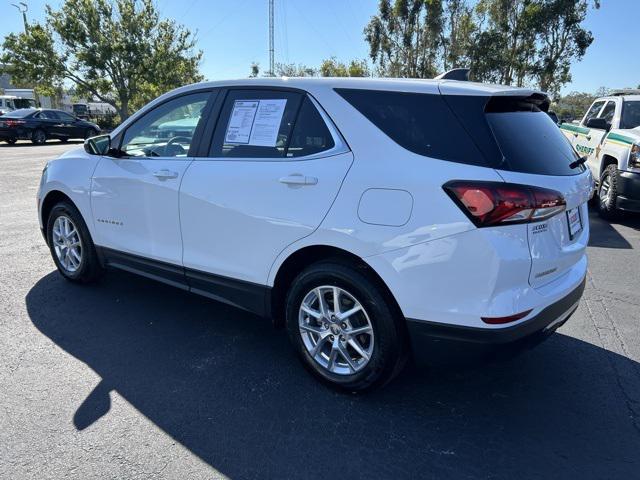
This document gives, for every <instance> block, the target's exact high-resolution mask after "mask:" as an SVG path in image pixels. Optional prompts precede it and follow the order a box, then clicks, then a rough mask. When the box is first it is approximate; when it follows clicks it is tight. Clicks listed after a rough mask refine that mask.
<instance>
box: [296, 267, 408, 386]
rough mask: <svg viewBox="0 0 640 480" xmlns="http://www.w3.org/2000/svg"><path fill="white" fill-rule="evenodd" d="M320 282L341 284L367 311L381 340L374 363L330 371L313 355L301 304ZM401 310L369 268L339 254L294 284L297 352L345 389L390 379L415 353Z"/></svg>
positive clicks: (312, 368)
mask: <svg viewBox="0 0 640 480" xmlns="http://www.w3.org/2000/svg"><path fill="white" fill-rule="evenodd" d="M319 286H337V287H340V288H341V289H343V290H345V291H347V292H348V293H350V294H351V295H353V297H355V298H356V299H357V301H358V302H360V304H361V305H362V306H363V308H364V309H365V311H366V312H367V315H368V317H369V320H370V323H371V326H372V328H373V334H374V339H375V340H374V344H373V350H372V352H371V357H370V359H369V360H368V363H366V364H365V365H364V366H363V367H361V370H358V371H355V373H350V374H338V373H333V372H331V371H329V370H328V369H327V368H325V367H324V366H322V365H320V363H318V362H317V361H316V360H315V359H314V358H312V356H311V354H310V353H309V351H308V349H307V347H306V346H305V344H304V341H303V338H302V334H301V333H300V329H299V325H298V316H299V309H300V306H301V304H302V301H303V299H304V298H305V296H306V295H307V294H308V293H309V292H311V290H313V289H314V288H316V287H319ZM396 310H397V307H394V306H393V305H392V304H391V303H390V300H389V299H388V298H387V296H386V295H385V293H384V292H383V290H382V288H380V287H379V285H378V284H377V282H376V281H375V280H373V279H371V278H370V277H369V275H368V274H367V273H366V272H365V271H361V270H360V269H357V268H354V267H352V266H350V265H348V264H345V263H342V262H340V263H339V260H337V261H336V260H332V261H330V260H327V261H322V262H318V263H315V264H313V265H311V266H309V267H308V268H306V269H305V270H304V271H303V272H302V273H300V274H299V275H298V276H297V277H296V278H295V280H294V281H293V283H292V284H291V287H290V289H289V292H288V293H287V298H286V323H287V330H288V333H289V338H290V340H291V342H292V344H293V347H294V348H295V350H296V352H297V353H298V355H299V356H300V358H301V359H302V361H303V363H304V364H305V366H306V367H307V368H308V369H309V370H310V371H311V372H312V373H313V374H314V375H315V376H316V377H317V378H319V379H320V380H322V381H323V382H325V383H327V384H329V385H330V386H332V387H337V388H339V389H341V390H346V391H350V392H361V391H365V390H370V389H373V388H377V387H381V386H383V385H385V384H387V383H388V382H389V381H391V380H392V379H393V378H394V377H395V376H396V375H397V374H398V373H400V371H401V370H402V368H403V367H404V365H405V363H406V360H407V358H408V356H409V346H408V341H407V335H406V333H405V332H406V329H405V328H404V325H403V324H402V319H401V318H399V316H398V315H397V314H396ZM329 343H330V342H329Z"/></svg>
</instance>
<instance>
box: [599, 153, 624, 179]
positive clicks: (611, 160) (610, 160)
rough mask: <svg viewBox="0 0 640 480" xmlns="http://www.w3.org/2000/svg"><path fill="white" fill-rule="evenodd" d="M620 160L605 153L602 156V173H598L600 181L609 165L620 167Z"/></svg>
mask: <svg viewBox="0 0 640 480" xmlns="http://www.w3.org/2000/svg"><path fill="white" fill-rule="evenodd" d="M619 164H620V163H619V162H618V159H617V158H616V157H614V156H613V155H610V154H608V153H605V154H604V155H603V156H602V160H600V171H599V172H598V181H600V177H602V172H604V170H605V168H607V167H608V166H609V165H619Z"/></svg>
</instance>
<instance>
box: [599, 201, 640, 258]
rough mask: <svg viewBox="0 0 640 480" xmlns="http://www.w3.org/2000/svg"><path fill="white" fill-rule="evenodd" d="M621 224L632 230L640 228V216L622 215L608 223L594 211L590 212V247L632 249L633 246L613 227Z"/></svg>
mask: <svg viewBox="0 0 640 480" xmlns="http://www.w3.org/2000/svg"><path fill="white" fill-rule="evenodd" d="M615 224H620V225H625V226H628V227H631V228H635V229H639V228H640V216H636V215H631V214H621V215H620V218H618V219H616V220H614V221H607V220H605V219H603V218H601V217H600V215H598V213H597V212H595V211H594V210H593V209H590V210H589V228H590V230H591V232H590V233H591V235H590V237H589V246H590V247H601V248H622V249H631V248H633V247H632V246H631V244H630V243H629V242H628V241H627V239H626V238H624V236H622V235H621V234H620V233H619V232H618V231H617V230H616V229H615V228H614V227H613V225H615Z"/></svg>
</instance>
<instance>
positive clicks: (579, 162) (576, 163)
mask: <svg viewBox="0 0 640 480" xmlns="http://www.w3.org/2000/svg"><path fill="white" fill-rule="evenodd" d="M587 158H589V157H588V156H587V155H585V156H584V157H580V158H579V159H577V160H576V161H574V162H571V163H570V164H569V168H576V167H579V166H580V165H582V164H584V162H586V161H587Z"/></svg>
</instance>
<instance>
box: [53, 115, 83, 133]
mask: <svg viewBox="0 0 640 480" xmlns="http://www.w3.org/2000/svg"><path fill="white" fill-rule="evenodd" d="M56 113H57V115H58V117H59V118H60V129H61V130H62V133H63V134H64V136H65V137H66V138H84V128H82V126H81V125H78V120H77V119H76V117H74V116H73V115H69V114H68V113H67V112H56Z"/></svg>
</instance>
